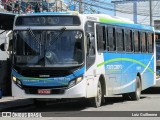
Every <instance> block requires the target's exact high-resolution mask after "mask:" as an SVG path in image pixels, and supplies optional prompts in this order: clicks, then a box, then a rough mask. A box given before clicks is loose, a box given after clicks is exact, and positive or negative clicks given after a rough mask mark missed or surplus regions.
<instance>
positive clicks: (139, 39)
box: [138, 31, 142, 52]
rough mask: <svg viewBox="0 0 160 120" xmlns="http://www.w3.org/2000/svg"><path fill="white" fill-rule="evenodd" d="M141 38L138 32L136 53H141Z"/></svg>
mask: <svg viewBox="0 0 160 120" xmlns="http://www.w3.org/2000/svg"><path fill="white" fill-rule="evenodd" d="M141 42H142V37H141V32H140V31H138V52H141V51H142V49H141V46H142V43H141Z"/></svg>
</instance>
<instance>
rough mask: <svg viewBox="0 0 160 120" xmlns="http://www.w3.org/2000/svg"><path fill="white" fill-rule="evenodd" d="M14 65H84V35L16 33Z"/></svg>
mask: <svg viewBox="0 0 160 120" xmlns="http://www.w3.org/2000/svg"><path fill="white" fill-rule="evenodd" d="M14 35H15V45H14V48H13V49H14V64H16V65H23V66H37V67H39V66H40V67H42V66H47V67H53V66H55V67H58V66H62V67H63V66H77V65H80V64H82V63H83V59H84V57H83V53H84V52H83V51H84V50H83V33H82V31H79V30H65V29H62V30H54V31H53V30H52V31H51V30H49V31H46V30H45V31H43V30H21V31H14Z"/></svg>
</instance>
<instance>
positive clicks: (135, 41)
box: [134, 31, 139, 52]
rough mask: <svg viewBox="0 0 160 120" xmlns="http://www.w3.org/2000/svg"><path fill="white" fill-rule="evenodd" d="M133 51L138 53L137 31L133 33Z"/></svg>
mask: <svg viewBox="0 0 160 120" xmlns="http://www.w3.org/2000/svg"><path fill="white" fill-rule="evenodd" d="M134 51H135V52H139V48H138V31H134Z"/></svg>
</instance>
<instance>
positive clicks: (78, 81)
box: [68, 77, 83, 88]
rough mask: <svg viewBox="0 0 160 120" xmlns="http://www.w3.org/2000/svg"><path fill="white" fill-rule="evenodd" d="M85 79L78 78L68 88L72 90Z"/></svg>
mask: <svg viewBox="0 0 160 120" xmlns="http://www.w3.org/2000/svg"><path fill="white" fill-rule="evenodd" d="M82 79H83V77H78V78H76V79H75V80H72V81H70V83H69V85H68V88H71V87H73V86H75V85H76V84H78V83H80V82H81V81H82Z"/></svg>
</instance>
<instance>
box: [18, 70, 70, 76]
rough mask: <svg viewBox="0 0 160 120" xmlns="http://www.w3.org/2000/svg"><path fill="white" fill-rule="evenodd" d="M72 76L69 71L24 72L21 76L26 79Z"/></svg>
mask: <svg viewBox="0 0 160 120" xmlns="http://www.w3.org/2000/svg"><path fill="white" fill-rule="evenodd" d="M69 74H71V73H70V72H69V71H68V70H23V71H22V73H21V75H22V76H25V77H38V78H39V77H40V76H43V75H46V76H48V77H65V76H67V75H69Z"/></svg>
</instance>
